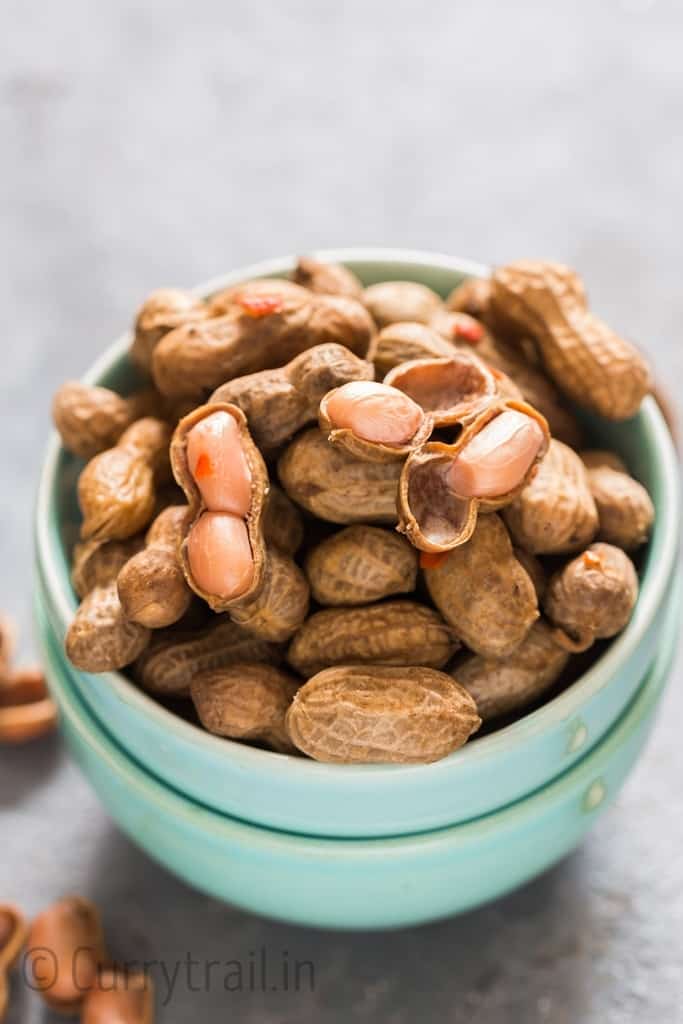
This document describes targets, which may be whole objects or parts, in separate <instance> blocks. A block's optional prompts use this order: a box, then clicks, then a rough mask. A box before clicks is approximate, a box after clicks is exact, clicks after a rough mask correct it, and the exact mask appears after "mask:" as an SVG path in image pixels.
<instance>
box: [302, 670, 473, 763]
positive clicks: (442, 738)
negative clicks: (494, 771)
mask: <svg viewBox="0 0 683 1024" xmlns="http://www.w3.org/2000/svg"><path fill="white" fill-rule="evenodd" d="M480 724H481V720H480V718H479V716H478V714H477V709H476V707H475V704H474V701H473V700H472V698H471V697H470V696H469V694H468V693H467V692H466V691H465V690H464V689H463V688H462V687H461V686H460V685H459V684H458V683H456V682H455V681H454V680H453V679H451V677H450V676H448V675H446V674H445V673H443V672H436V671H434V670H433V669H430V668H425V667H417V666H415V667H406V666H398V667H386V666H385V667H380V666H376V665H344V666H337V667H335V668H329V669H326V670H325V671H323V672H319V673H318V674H317V675H315V676H313V678H312V679H309V681H308V682H307V683H305V684H304V686H302V687H301V689H300V690H299V691H298V693H297V694H296V696H295V697H294V700H293V702H292V705H291V707H290V709H289V711H288V712H287V719H286V725H287V730H288V732H289V735H290V737H291V739H292V741H293V742H294V744H295V745H296V746H297V747H298V749H299V750H301V751H302V752H303V753H305V754H308V756H309V757H313V758H315V759H316V760H318V761H328V762H331V763H340V764H392V763H393V764H425V763H429V762H431V761H438V760H439V759H440V758H442V757H446V756H447V755H448V754H450V753H452V752H453V751H454V750H457V749H458V747H461V746H462V745H463V744H464V743H465V742H466V741H467V740H468V739H469V737H470V736H471V735H472V733H474V732H476V730H477V729H478V728H479V726H480Z"/></svg>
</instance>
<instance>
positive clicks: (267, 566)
mask: <svg viewBox="0 0 683 1024" xmlns="http://www.w3.org/2000/svg"><path fill="white" fill-rule="evenodd" d="M226 417H227V418H228V420H230V419H231V420H232V421H233V422H234V424H235V426H234V428H231V429H230V430H229V431H227V430H226V426H225V425H226V422H227V421H226ZM197 432H199V439H198V441H197V443H196V444H194V443H193V442H194V439H195V437H196V436H197ZM224 444H227V450H225V451H223V450H222V445H224ZM171 461H172V465H173V471H174V474H175V477H176V480H177V482H178V484H179V485H180V486H181V487H182V489H183V491H184V492H185V495H186V497H187V500H188V503H189V506H190V514H189V516H188V522H189V523H190V524H191V525H190V526H189V532H188V533H187V536H186V538H185V540H184V541H183V543H182V545H181V548H180V557H181V562H182V565H183V571H184V573H185V578H186V579H187V581H188V583H189V585H190V587H191V588H192V590H194V591H195V593H197V594H198V595H199V596H200V597H202V598H203V599H204V600H205V601H206V602H207V603H208V604H209V605H210V607H211V608H213V609H214V611H226V610H227V611H229V612H230V615H231V617H232V618H233V619H234V621H236V622H240V623H242V624H243V625H245V626H247V628H249V629H250V630H252V631H253V632H256V633H258V634H259V635H260V636H262V637H263V638H264V639H266V640H272V641H276V642H277V641H282V640H287V639H288V638H289V637H290V636H291V635H292V634H293V633H294V632H295V631H296V629H298V627H299V626H300V625H301V623H302V622H303V620H304V618H305V617H306V612H307V611H308V584H307V583H306V580H305V578H304V575H303V573H302V572H301V570H300V569H299V567H298V566H297V565H296V563H295V562H294V561H293V560H292V558H291V557H290V556H289V555H288V554H286V553H284V552H282V551H280V550H278V549H277V548H276V547H274V546H271V547H268V548H267V547H266V538H265V536H264V524H263V519H264V506H265V502H266V498H267V494H268V486H269V484H268V472H267V470H266V467H265V464H264V462H263V459H262V457H261V455H260V453H259V451H258V449H257V447H256V445H255V444H254V442H253V440H252V438H251V435H250V434H249V431H248V430H247V425H246V419H245V416H244V413H243V412H242V411H241V410H240V409H238V408H237V406H234V405H229V404H227V403H226V404H223V405H218V404H215V405H204V406H200V407H199V408H198V409H195V411H194V412H193V413H190V415H189V416H186V417H185V418H184V419H183V420H181V421H180V423H179V424H178V427H177V428H176V431H175V434H174V435H173V441H172V444H171ZM214 503H215V504H214ZM228 509H232V510H233V511H227V510H228Z"/></svg>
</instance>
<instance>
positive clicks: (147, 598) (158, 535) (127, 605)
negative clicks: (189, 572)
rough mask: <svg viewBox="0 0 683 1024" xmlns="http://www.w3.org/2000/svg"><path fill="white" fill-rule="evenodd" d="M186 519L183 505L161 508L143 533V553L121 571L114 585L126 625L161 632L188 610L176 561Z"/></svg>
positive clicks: (187, 595) (186, 589) (187, 597)
mask: <svg viewBox="0 0 683 1024" xmlns="http://www.w3.org/2000/svg"><path fill="white" fill-rule="evenodd" d="M187 517H188V508H187V505H169V506H168V508H165V509H164V510H163V512H160V513H159V515H158V516H157V517H156V519H155V520H154V522H153V523H152V525H151V526H150V528H149V530H148V531H147V535H146V537H145V547H144V550H142V551H139V552H138V553H137V554H135V555H133V557H132V558H130V559H129V560H128V561H127V562H126V563H125V564H124V565H123V566H122V567H121V570H120V571H119V573H118V576H117V578H116V583H117V588H118V594H119V600H120V602H121V608H122V609H123V614H124V616H125V617H126V618H127V619H128V620H129V621H130V622H138V623H139V624H140V625H141V626H146V627H147V629H161V628H162V627H164V626H170V625H172V623H174V622H177V621H178V619H181V618H182V617H183V615H184V614H185V612H186V611H187V609H188V608H189V606H190V601H191V599H192V591H191V590H190V588H189V587H188V585H187V583H186V581H185V576H184V574H183V569H182V566H181V564H180V557H179V550H180V544H181V542H182V539H183V537H184V536H185V533H186V532H187Z"/></svg>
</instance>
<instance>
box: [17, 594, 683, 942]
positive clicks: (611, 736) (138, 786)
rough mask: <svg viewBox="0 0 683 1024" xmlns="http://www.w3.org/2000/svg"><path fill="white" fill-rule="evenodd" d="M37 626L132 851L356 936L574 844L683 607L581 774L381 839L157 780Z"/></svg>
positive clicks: (657, 678)
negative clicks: (308, 827)
mask: <svg viewBox="0 0 683 1024" xmlns="http://www.w3.org/2000/svg"><path fill="white" fill-rule="evenodd" d="M36 616H37V622H38V626H39V635H40V640H41V646H42V648H43V656H44V660H45V664H46V667H47V671H48V676H49V681H50V687H51V690H52V693H53V695H54V697H55V698H56V700H57V702H58V704H59V708H60V713H61V721H62V726H63V730H64V734H65V736H66V739H67V742H68V744H69V746H70V748H71V751H72V753H73V755H74V757H75V759H76V761H77V762H78V763H79V765H80V766H81V768H82V770H83V772H84V773H85V775H86V776H87V778H88V779H89V781H90V783H91V784H92V785H93V786H94V788H95V790H96V791H97V793H98V794H99V796H100V798H101V800H102V802H103V803H104V805H105V806H106V807H107V809H108V811H109V812H110V814H111V815H112V817H113V818H114V819H115V820H116V821H117V822H118V823H119V824H120V825H121V827H122V828H123V829H124V830H125V831H126V832H127V833H128V834H129V835H130V837H131V838H132V839H133V840H134V841H135V842H136V843H138V844H139V845H140V846H142V847H144V849H145V850H146V851H147V852H148V853H149V854H150V856H152V857H153V858H155V859H156V860H158V861H160V862H161V863H162V864H164V865H165V866H166V867H168V868H170V869H171V870H172V871H173V872H175V873H176V874H177V875H179V876H180V877H181V878H183V879H184V880H185V881H187V882H189V883H190V884H191V885H193V886H196V887H197V888H198V889H201V890H203V891H204V892H207V893H209V894H211V895H212V896H216V897H218V898H220V899H223V900H227V901H229V902H231V903H234V904H236V905H238V906H240V907H243V908H244V909H247V910H250V911H255V912H257V913H261V914H265V915H267V916H269V917H275V918H280V919H283V920H287V921H292V922H296V923H299V924H306V925H317V926H321V927H332V928H359V929H360V928H384V927H399V926H403V925H409V924H417V923H419V922H423V921H429V920H432V919H434V918H438V917H445V916H449V915H451V914H454V913H458V912H460V911H463V910H467V909H470V908H472V907H475V906H477V905H478V904H481V903H483V902H485V901H487V900H490V899H493V898H494V897H496V896H500V895H502V894H503V893H505V892H507V891H509V890H511V889H513V888H515V887H516V886H518V885H520V884H521V883H523V882H525V881H527V880H528V879H530V878H532V877H533V876H534V875H536V874H538V873H539V872H541V871H543V870H544V869H545V868H547V867H549V866H550V865H551V864H553V863H555V862H556V861H558V860H559V859H560V858H561V857H563V856H564V855H565V854H566V853H567V852H568V851H569V850H571V849H572V848H573V847H574V846H575V845H576V844H577V843H578V842H579V841H580V839H581V837H582V836H583V834H584V833H585V831H586V830H587V829H588V828H589V826H590V825H591V824H592V823H593V821H594V820H595V818H596V816H597V814H598V813H599V812H600V811H601V810H603V809H604V808H605V807H606V806H607V804H608V803H609V801H610V800H612V799H613V798H614V796H615V795H616V793H617V792H618V790H619V788H620V787H621V785H622V783H623V781H624V779H625V778H626V776H627V774H628V772H629V769H630V768H631V766H632V765H633V764H634V762H635V761H636V759H637V757H638V755H639V753H640V751H641V749H642V746H643V743H644V742H645V739H646V737H647V734H648V732H649V730H650V726H651V724H652V721H653V717H654V713H655V710H656V708H657V705H658V703H659V700H660V697H661V695H662V692H663V689H664V685H665V682H666V678H667V676H668V674H669V669H670V665H671V659H672V655H673V650H674V646H675V640H676V638H677V632H678V618H679V617H680V601H679V597H678V591H676V593H675V595H674V597H673V598H672V601H671V603H670V605H669V609H668V612H667V614H666V616H665V618H664V622H663V631H662V634H661V636H660V643H659V652H658V655H657V658H656V661H655V663H654V665H653V667H652V669H651V670H650V672H649V673H648V675H647V678H646V680H645V682H644V683H643V685H642V686H641V688H640V690H639V691H638V693H637V694H636V696H635V697H634V698H633V700H632V701H631V702H630V703H629V705H628V707H627V708H626V710H625V711H624V712H623V714H622V715H621V716H620V718H619V720H618V721H617V722H616V723H615V724H614V725H613V726H612V728H611V729H610V730H609V731H608V733H607V734H606V735H605V736H603V738H602V739H601V740H600V742H599V743H597V744H596V745H595V746H594V747H593V749H592V750H591V751H590V753H588V754H586V755H585V756H584V757H583V758H582V760H581V761H580V762H579V763H578V764H576V765H574V766H573V767H572V768H570V769H569V770H568V771H566V772H565V773H564V774H563V775H561V776H560V777H559V778H558V779H556V780H555V781H554V782H552V783H550V784H548V785H547V786H545V787H543V788H542V789H541V790H539V791H537V792H536V793H534V794H532V795H531V796H528V797H526V798H524V799H523V800H520V801H518V802H517V803H515V804H513V805H512V806H510V807H506V808H504V809H502V810H499V811H495V812H493V813H492V814H488V815H486V816H485V817H483V818H479V819H477V820H476V821H472V822H468V823H464V824H460V825H455V826H452V827H450V828H444V829H439V830H436V831H431V832H426V833H423V834H421V835H414V836H401V837H394V838H375V839H332V838H324V837H313V836H302V835H294V834H291V833H285V832H278V831H276V830H273V829H268V828H263V827H260V826H257V825H250V824H247V823H246V822H243V821H239V820H237V819H235V818H231V817H228V816H227V815H224V814H220V813H218V812H216V811H213V810H211V809H209V808H207V807H205V806H201V805H200V804H198V803H196V802H195V801H193V800H191V799H190V798H189V797H187V796H184V795H183V794H182V793H179V792H177V791H175V790H174V789H172V788H171V787H170V786H169V785H167V784H166V783H164V782H161V781H160V780H158V779H157V778H155V777H154V776H153V775H152V774H151V773H150V772H148V771H146V770H145V768H144V767H142V766H141V765H140V764H138V763H137V762H136V761H135V760H134V759H133V758H132V757H131V756H130V754H128V753H127V752H126V751H125V750H123V749H122V748H121V746H120V745H119V744H117V743H116V742H115V741H114V740H113V739H112V738H111V736H110V735H109V734H108V732H107V731H105V729H104V728H103V727H102V725H101V724H100V723H99V722H98V720H97V718H96V717H95V716H94V715H93V714H92V712H91V711H90V710H89V708H88V706H87V705H86V703H85V701H83V700H82V698H81V697H80V695H79V693H78V691H77V688H76V686H75V685H74V683H73V680H72V678H71V676H70V674H69V673H67V672H65V665H64V659H63V657H62V653H61V644H60V643H59V642H58V641H57V640H56V638H55V637H54V635H53V634H52V630H51V628H50V626H49V624H48V622H47V618H46V616H45V609H44V608H43V607H42V602H40V601H38V607H37V610H36Z"/></svg>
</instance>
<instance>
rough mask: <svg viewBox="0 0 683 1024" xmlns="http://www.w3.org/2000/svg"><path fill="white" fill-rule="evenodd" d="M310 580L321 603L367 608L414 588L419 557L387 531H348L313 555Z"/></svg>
mask: <svg viewBox="0 0 683 1024" xmlns="http://www.w3.org/2000/svg"><path fill="white" fill-rule="evenodd" d="M306 575H307V577H308V582H309V583H310V586H311V592H312V594H313V597H314V598H315V600H316V601H318V603H319V604H323V605H359V604H369V603H370V602H372V601H379V600H380V599H381V598H383V597H390V596H391V595H392V594H409V593H411V591H413V590H414V589H415V582H416V579H417V552H416V551H415V549H414V548H413V547H411V545H410V544H408V542H407V541H405V540H404V539H403V538H402V537H400V536H399V535H398V534H396V533H391V532H390V531H389V530H381V529H378V528H377V527H374V526H361V525H358V526H348V527H347V528H346V529H345V530H340V531H339V532H338V533H335V534H333V535H332V536H331V537H328V538H327V539H326V540H323V541H322V542H321V543H320V544H318V545H317V547H315V548H313V550H312V551H310V552H309V554H308V557H307V558H306Z"/></svg>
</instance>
